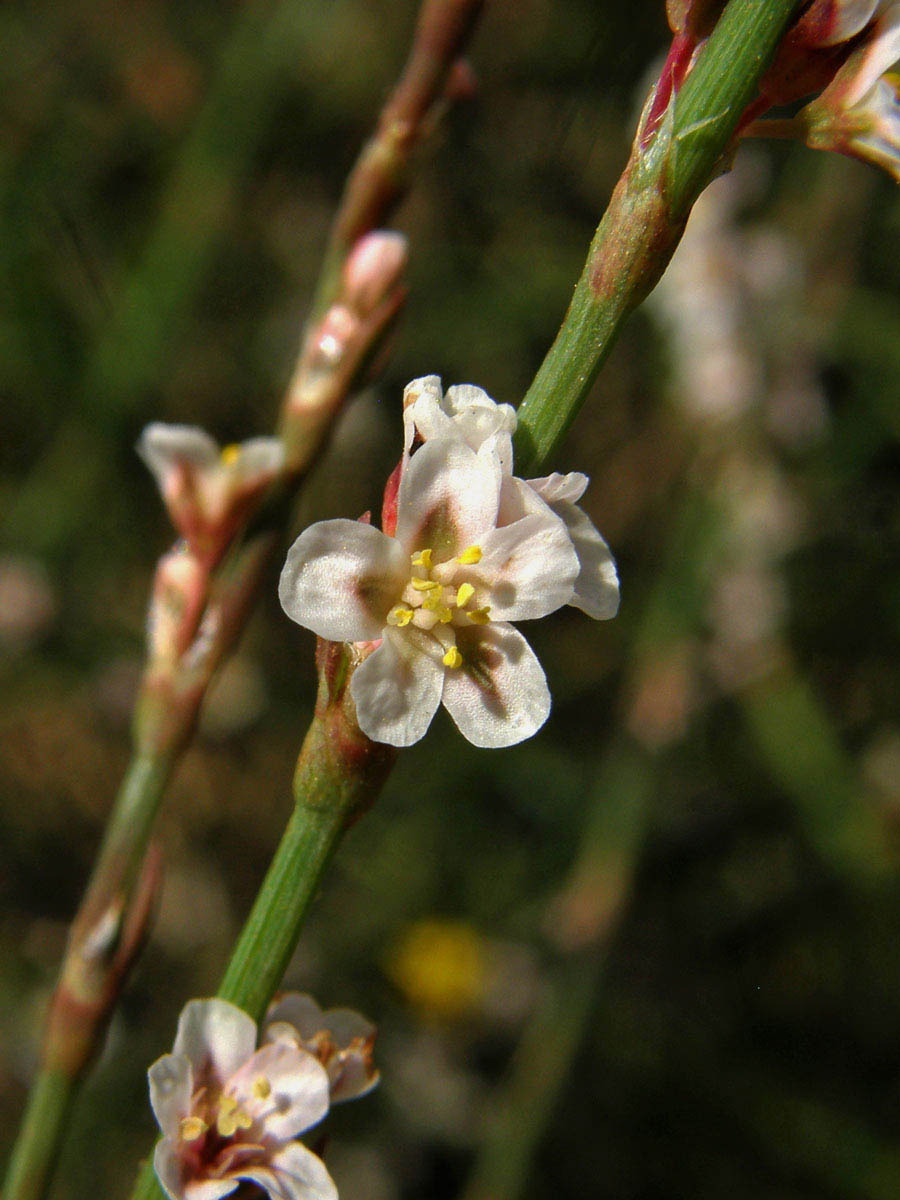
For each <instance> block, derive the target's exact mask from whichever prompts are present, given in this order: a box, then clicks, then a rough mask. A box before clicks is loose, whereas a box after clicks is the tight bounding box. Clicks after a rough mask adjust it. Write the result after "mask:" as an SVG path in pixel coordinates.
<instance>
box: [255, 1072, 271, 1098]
mask: <svg viewBox="0 0 900 1200" xmlns="http://www.w3.org/2000/svg"><path fill="white" fill-rule="evenodd" d="M253 1095H254V1096H255V1097H256V1099H257V1100H268V1098H269V1097H270V1096H271V1095H272V1085H271V1083H269V1081H268V1079H266V1077H265V1075H260V1076H259V1078H258V1079H254V1081H253Z"/></svg>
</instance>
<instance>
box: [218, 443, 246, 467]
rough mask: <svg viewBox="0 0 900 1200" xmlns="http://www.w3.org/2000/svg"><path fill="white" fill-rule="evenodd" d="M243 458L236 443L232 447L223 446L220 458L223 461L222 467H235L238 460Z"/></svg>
mask: <svg viewBox="0 0 900 1200" xmlns="http://www.w3.org/2000/svg"><path fill="white" fill-rule="evenodd" d="M240 457H241V448H240V446H238V445H236V444H235V443H234V442H232V443H231V445H230V446H223V447H222V452H221V454H220V455H219V458H220V459H221V460H222V465H223V466H225V467H233V466H234V464H235V463H236V462H237V460H238V459H239V458H240Z"/></svg>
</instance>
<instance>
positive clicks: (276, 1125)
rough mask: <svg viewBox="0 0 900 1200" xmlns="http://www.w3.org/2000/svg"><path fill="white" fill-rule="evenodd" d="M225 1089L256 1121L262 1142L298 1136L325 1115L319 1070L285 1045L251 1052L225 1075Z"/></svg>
mask: <svg viewBox="0 0 900 1200" xmlns="http://www.w3.org/2000/svg"><path fill="white" fill-rule="evenodd" d="M260 1085H262V1086H260ZM225 1091H226V1093H227V1094H228V1095H230V1096H234V1098H235V1099H236V1100H237V1101H238V1103H239V1105H240V1107H241V1108H242V1109H243V1110H244V1111H245V1112H246V1113H247V1114H248V1116H250V1117H251V1118H252V1119H253V1120H254V1121H256V1122H258V1123H259V1126H260V1128H261V1129H262V1131H263V1133H264V1134H265V1136H266V1137H267V1138H272V1139H274V1140H275V1141H278V1142H286V1141H288V1139H289V1138H292V1137H296V1136H297V1135H298V1134H300V1133H303V1131H304V1130H306V1129H309V1128H310V1126H312V1125H316V1124H318V1122H319V1121H321V1120H322V1118H323V1117H324V1116H325V1114H326V1113H327V1112H328V1093H329V1086H328V1074H327V1072H326V1070H325V1068H324V1067H323V1066H322V1064H321V1063H320V1062H319V1060H318V1059H317V1058H313V1056H312V1055H311V1054H309V1053H308V1052H307V1051H306V1050H301V1049H299V1048H298V1047H296V1046H291V1045H290V1044H289V1043H288V1042H270V1043H269V1044H268V1045H267V1046H263V1047H262V1049H261V1050H257V1052H256V1053H255V1054H254V1055H252V1057H250V1058H249V1059H248V1060H247V1061H246V1062H245V1063H244V1065H243V1066H242V1067H241V1068H240V1070H238V1071H236V1072H235V1073H234V1075H232V1076H231V1078H230V1079H229V1080H228V1083H227V1084H226V1085H225ZM261 1093H265V1094H261Z"/></svg>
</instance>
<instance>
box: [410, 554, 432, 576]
mask: <svg viewBox="0 0 900 1200" xmlns="http://www.w3.org/2000/svg"><path fill="white" fill-rule="evenodd" d="M432 554H433V551H432V550H420V551H419V553H418V554H414V555H413V556H412V565H413V566H414V567H424V568H425V570H426V571H430V570H431V556H432Z"/></svg>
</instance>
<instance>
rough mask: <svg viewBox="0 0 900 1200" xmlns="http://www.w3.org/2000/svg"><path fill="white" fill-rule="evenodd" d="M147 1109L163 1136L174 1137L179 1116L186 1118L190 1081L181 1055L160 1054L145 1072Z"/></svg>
mask: <svg viewBox="0 0 900 1200" xmlns="http://www.w3.org/2000/svg"><path fill="white" fill-rule="evenodd" d="M147 1078H148V1079H149V1081H150V1107H151V1108H152V1109H153V1115H154V1116H155V1117H156V1122H157V1124H158V1125H159V1127H160V1129H161V1130H162V1131H163V1133H164V1134H168V1135H169V1136H170V1137H177V1135H178V1131H179V1125H180V1122H181V1119H182V1117H186V1116H189V1115H190V1111H191V1096H192V1094H193V1091H194V1078H193V1072H192V1071H191V1064H190V1063H189V1062H188V1060H187V1059H186V1058H185V1057H184V1056H183V1055H181V1054H164V1055H163V1056H162V1058H158V1059H157V1060H156V1062H155V1063H154V1064H153V1066H152V1067H151V1068H150V1070H149V1071H148V1072H147Z"/></svg>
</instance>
